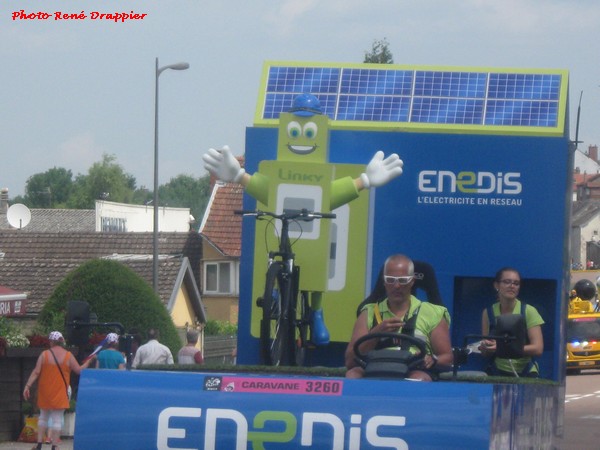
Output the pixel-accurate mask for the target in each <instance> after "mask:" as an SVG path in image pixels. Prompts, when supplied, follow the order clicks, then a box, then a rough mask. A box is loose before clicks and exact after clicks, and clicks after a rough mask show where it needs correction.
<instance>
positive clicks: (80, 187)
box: [67, 154, 136, 209]
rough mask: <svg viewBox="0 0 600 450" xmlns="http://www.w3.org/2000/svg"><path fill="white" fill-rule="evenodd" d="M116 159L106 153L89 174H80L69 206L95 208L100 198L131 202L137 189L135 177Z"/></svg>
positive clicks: (76, 179)
mask: <svg viewBox="0 0 600 450" xmlns="http://www.w3.org/2000/svg"><path fill="white" fill-rule="evenodd" d="M115 161H116V156H115V155H107V154H104V155H102V161H100V162H95V163H94V164H93V165H92V167H90V169H89V170H88V174H87V175H78V176H77V177H76V178H75V183H74V187H73V195H72V196H71V197H70V198H69V201H68V203H67V206H68V207H70V208H76V209H93V208H94V205H95V201H96V200H98V199H103V200H110V201H113V202H121V203H130V202H131V201H132V199H133V192H134V190H135V184H136V182H135V178H134V177H133V175H130V174H128V173H126V172H125V171H124V170H123V167H121V166H120V165H119V164H117V163H116V162H115Z"/></svg>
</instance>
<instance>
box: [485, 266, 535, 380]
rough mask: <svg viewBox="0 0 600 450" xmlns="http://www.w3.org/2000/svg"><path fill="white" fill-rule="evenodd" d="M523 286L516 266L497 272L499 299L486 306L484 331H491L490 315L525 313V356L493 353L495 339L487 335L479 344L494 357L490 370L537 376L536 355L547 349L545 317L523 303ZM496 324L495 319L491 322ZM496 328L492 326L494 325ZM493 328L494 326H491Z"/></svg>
mask: <svg viewBox="0 0 600 450" xmlns="http://www.w3.org/2000/svg"><path fill="white" fill-rule="evenodd" d="M520 287H521V276H520V274H519V272H518V271H517V270H516V269H513V268H511V267H504V268H502V269H500V270H499V271H498V272H497V273H496V278H495V279H494V288H495V289H496V292H497V293H498V301H497V302H496V303H494V304H493V305H492V307H491V313H492V314H490V310H489V308H486V309H484V310H483V313H482V316H481V334H483V335H489V334H490V321H491V320H490V316H491V317H492V320H494V321H495V318H496V317H498V316H499V315H502V314H522V315H524V316H525V323H526V326H527V342H526V344H525V347H524V348H523V357H522V358H515V359H504V358H496V357H494V355H495V353H496V341H494V340H489V339H484V340H482V341H481V346H480V347H479V348H480V350H481V353H482V354H483V355H484V356H487V357H494V359H493V364H492V370H491V374H493V375H504V376H523V377H538V376H539V371H538V367H537V364H536V363H535V362H534V361H533V357H535V356H540V355H541V354H542V353H543V352H544V338H543V336H542V325H543V323H544V319H542V316H540V314H539V313H538V311H537V310H536V309H535V308H534V307H533V306H531V305H527V304H524V303H522V302H521V301H520V300H519V299H518V298H517V295H519V289H520ZM492 324H493V322H492ZM491 328H493V326H492V327H491ZM492 332H493V330H492Z"/></svg>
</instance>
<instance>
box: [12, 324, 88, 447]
mask: <svg viewBox="0 0 600 450" xmlns="http://www.w3.org/2000/svg"><path fill="white" fill-rule="evenodd" d="M48 339H49V340H50V349H48V350H45V351H44V352H42V354H41V355H40V356H39V358H38V360H37V363H36V365H35V368H34V369H33V371H32V372H31V375H30V376H29V379H28V380H27V384H26V385H25V390H24V391H23V398H25V400H29V398H30V397H31V393H30V389H31V385H32V384H33V383H35V381H36V380H38V379H39V384H38V396H37V397H38V402H37V403H38V408H40V417H39V419H38V439H37V447H34V448H35V449H37V450H41V448H42V443H43V440H44V435H45V434H46V430H47V429H48V421H49V420H50V419H52V427H51V429H50V430H49V431H50V433H49V436H50V439H51V441H52V450H57V449H58V441H59V438H60V429H61V426H62V421H63V414H64V412H65V409H67V408H68V407H69V397H68V395H67V389H68V386H70V382H71V371H73V372H75V373H76V374H79V373H80V372H81V370H82V369H86V368H87V367H88V366H89V365H90V363H91V362H92V361H93V359H94V358H92V359H89V360H88V361H86V362H85V363H84V364H82V365H81V366H80V365H79V363H78V362H77V360H76V359H75V357H74V356H73V354H72V353H71V352H69V351H67V350H65V349H64V348H63V344H64V343H65V340H64V338H63V335H62V334H61V333H60V332H59V331H53V332H52V333H50V335H49V336H48ZM53 355H54V356H53ZM55 358H56V359H55ZM57 362H58V365H57Z"/></svg>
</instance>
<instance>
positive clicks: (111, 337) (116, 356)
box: [96, 333, 125, 369]
mask: <svg viewBox="0 0 600 450" xmlns="http://www.w3.org/2000/svg"><path fill="white" fill-rule="evenodd" d="M106 346H107V348H105V349H104V350H102V351H100V353H98V360H97V361H96V367H97V368H99V369H125V358H124V357H123V354H122V353H121V352H120V351H119V335H118V334H117V333H108V334H107V335H106Z"/></svg>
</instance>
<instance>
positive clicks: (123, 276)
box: [38, 259, 182, 355]
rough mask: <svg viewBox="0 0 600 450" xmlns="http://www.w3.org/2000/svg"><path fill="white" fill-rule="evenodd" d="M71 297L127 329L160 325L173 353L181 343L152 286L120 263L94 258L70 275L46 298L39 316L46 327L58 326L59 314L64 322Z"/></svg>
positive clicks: (103, 319) (161, 331)
mask: <svg viewBox="0 0 600 450" xmlns="http://www.w3.org/2000/svg"><path fill="white" fill-rule="evenodd" d="M71 300H79V301H84V302H87V303H88V304H89V305H90V311H92V312H94V313H96V314H97V316H98V322H120V323H121V324H122V325H123V326H124V327H125V330H126V331H127V332H132V331H133V330H134V329H135V330H136V331H137V332H145V331H146V330H148V329H149V328H158V329H159V330H160V336H161V339H160V340H161V342H162V343H163V344H165V345H166V346H167V347H169V348H170V349H171V353H173V355H176V354H177V352H178V351H179V348H180V347H181V345H182V343H181V340H180V339H179V336H178V334H177V329H176V328H175V325H174V324H173V321H172V319H171V316H170V315H169V312H168V311H167V309H166V308H165V306H164V305H163V303H162V302H161V300H160V298H159V297H158V296H157V295H156V294H155V293H154V291H153V290H152V287H151V286H150V285H149V284H148V283H147V282H146V281H145V280H143V279H142V278H141V277H140V276H138V275H137V274H136V273H135V272H133V271H132V270H131V269H130V268H129V267H127V266H125V265H124V264H122V263H120V262H117V261H111V260H103V259H94V260H91V261H88V262H86V263H84V264H82V265H81V266H80V267H79V268H77V269H75V270H74V271H73V272H71V273H70V274H69V275H67V277H66V278H65V279H64V280H63V281H61V283H60V284H59V285H58V286H57V287H56V288H55V289H54V292H53V293H52V295H51V296H50V298H49V299H48V301H46V303H45V305H44V307H43V309H42V311H41V312H40V315H39V317H38V322H39V324H40V325H41V326H42V327H44V328H46V329H47V328H48V327H50V326H51V325H53V326H55V327H56V324H57V322H59V323H60V321H57V315H60V316H61V318H62V322H64V314H65V312H66V309H67V305H68V302H69V301H71ZM63 331H64V330H63ZM98 331H100V332H102V331H104V332H106V330H98Z"/></svg>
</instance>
